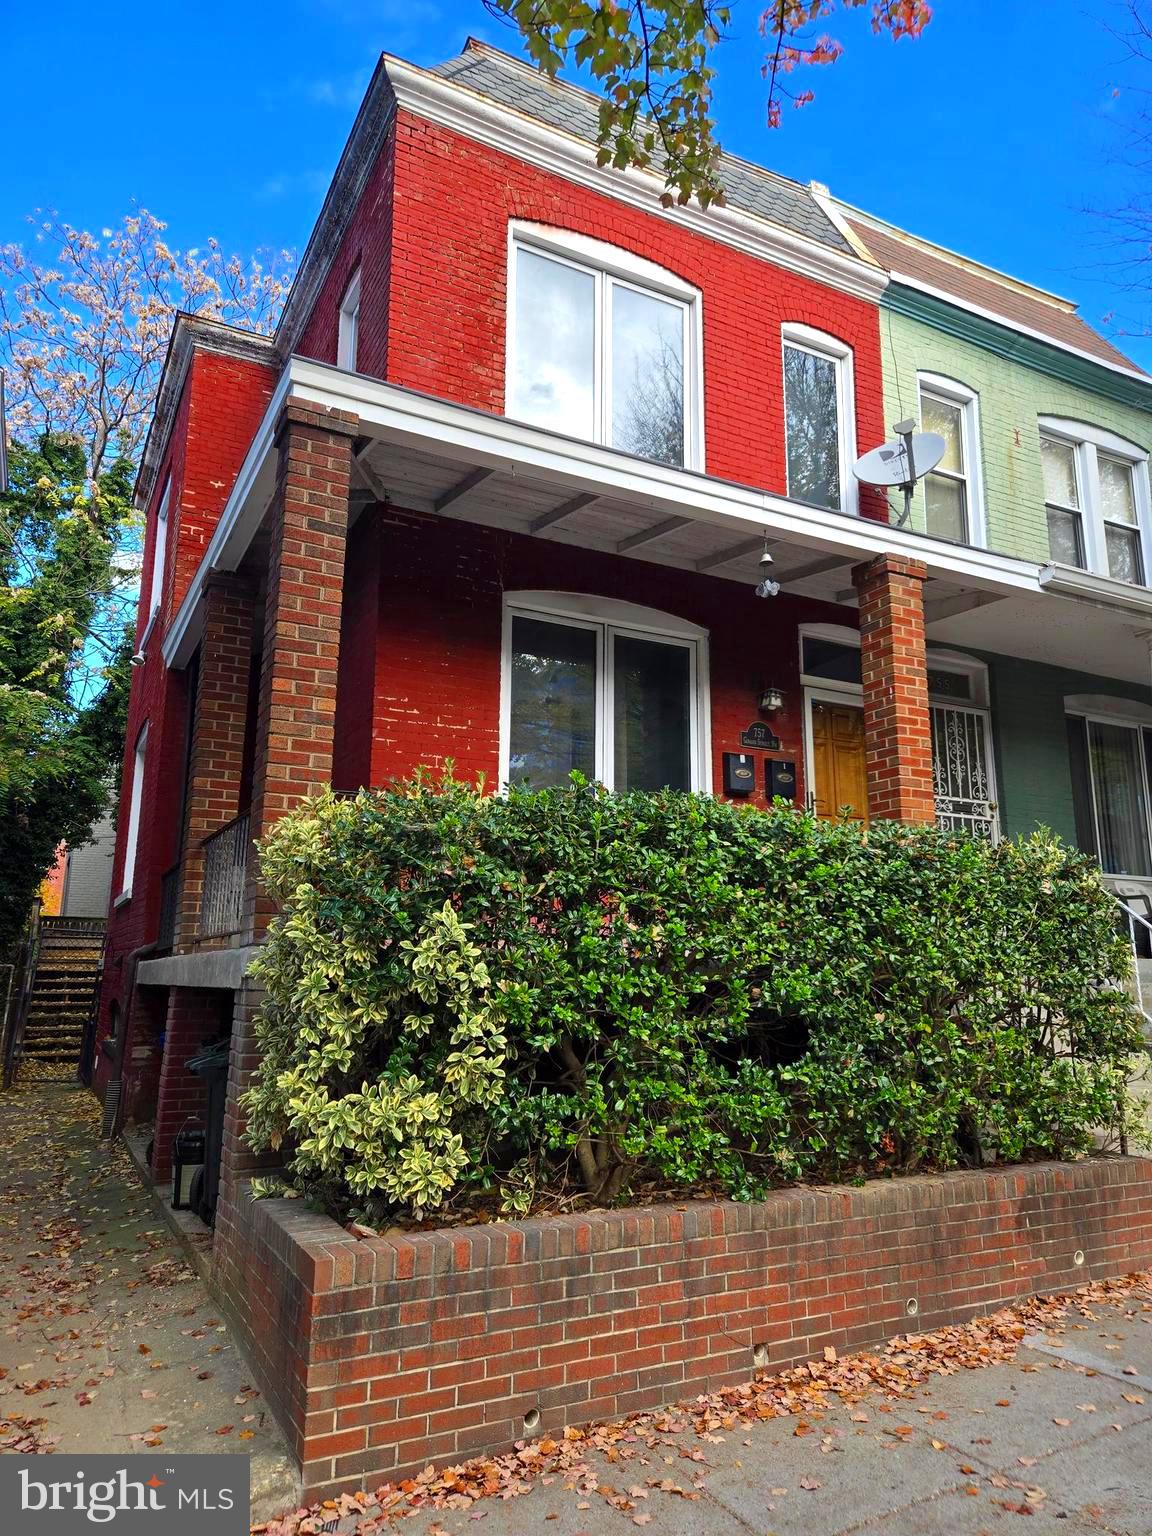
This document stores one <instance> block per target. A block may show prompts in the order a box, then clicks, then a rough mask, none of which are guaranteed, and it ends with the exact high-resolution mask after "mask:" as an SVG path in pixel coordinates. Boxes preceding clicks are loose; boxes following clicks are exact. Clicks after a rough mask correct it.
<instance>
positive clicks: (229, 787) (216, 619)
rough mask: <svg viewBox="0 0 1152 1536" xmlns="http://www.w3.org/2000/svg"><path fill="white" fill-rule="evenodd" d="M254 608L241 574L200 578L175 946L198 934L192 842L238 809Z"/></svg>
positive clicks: (199, 885)
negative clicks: (200, 621) (200, 630)
mask: <svg viewBox="0 0 1152 1536" xmlns="http://www.w3.org/2000/svg"><path fill="white" fill-rule="evenodd" d="M255 610H256V594H255V591H254V589H253V586H252V583H251V582H250V581H249V580H248V579H247V578H246V577H243V576H236V575H231V574H228V573H225V572H218V573H215V574H214V575H212V576H210V577H209V578H208V581H207V582H206V584H205V587H204V635H203V640H202V641H201V645H200V670H199V676H198V679H197V684H196V699H195V704H194V707H193V714H192V740H191V743H190V748H189V754H188V796H187V813H186V815H185V820H184V851H183V859H182V866H183V868H182V874H181V883H180V910H179V913H178V915H177V919H176V947H177V949H191V948H192V947H193V945H194V944H195V942H196V939H197V937H198V935H199V932H200V898H201V895H202V894H203V889H204V857H203V854H202V852H201V849H200V844H201V842H202V841H203V840H204V838H206V837H207V836H209V834H210V833H212V832H215V831H216V830H217V829H218V828H220V827H222V826H224V825H225V824H226V823H227V822H229V821H231V820H232V819H233V817H235V816H237V815H239V813H240V811H241V810H242V806H241V804H240V789H241V775H242V773H243V767H244V729H245V721H246V719H247V714H248V693H249V686H250V678H251V670H252V630H253V624H254V619H255Z"/></svg>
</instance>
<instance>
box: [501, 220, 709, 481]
mask: <svg viewBox="0 0 1152 1536" xmlns="http://www.w3.org/2000/svg"><path fill="white" fill-rule="evenodd" d="M518 249H524V250H531V251H538V252H539V253H540V255H542V256H547V257H550V258H551V259H552V260H554V261H562V262H566V263H567V264H568V265H569V266H574V267H578V268H580V270H581V271H583V272H587V273H589V274H590V275H591V276H592V277H593V278H595V279H596V282H597V289H596V299H595V303H596V329H597V336H598V342H597V357H596V368H595V374H596V378H597V379H598V380H599V389H598V391H596V392H597V393H598V399H597V400H596V411H597V423H596V436H595V438H594V439H593V441H595V442H597V443H599V444H600V445H602V446H603V447H607V448H611V447H612V443H611V442H610V441H609V439H610V436H611V433H610V425H611V420H612V414H611V413H612V401H611V367H610V358H609V354H608V334H609V330H610V323H611V314H610V311H609V303H610V300H609V299H607V298H605V296H604V295H603V293H602V291H601V289H602V284H603V280H604V278H606V277H608V278H612V279H614V280H615V281H617V282H622V283H625V284H627V285H629V286H631V287H633V288H636V289H639V290H641V291H642V292H647V293H653V294H656V295H658V296H659V297H660V298H664V299H671V300H672V301H673V302H675V303H677V304H680V305H682V306H683V308H684V311H685V318H684V463H683V465H682V466H680V465H677V466H675V467H676V468H684V469H692V470H701V471H702V470H703V469H704V466H705V463H706V459H705V451H704V320H703V304H702V300H701V294H700V290H699V288H694V287H693V286H692V284H691V283H686V282H685V281H684V279H683V278H681V277H677V275H676V274H675V273H674V272H669V271H667V270H666V269H665V268H664V267H660V266H657V265H656V263H655V262H654V261H648V260H647V258H645V257H643V256H636V255H634V254H633V252H631V251H626V250H624V249H623V248H622V247H621V246H616V245H609V244H608V243H607V242H606V241H603V240H594V239H592V238H591V237H590V236H588V235H581V234H577V233H576V232H575V231H574V230H567V229H555V228H553V227H552V226H551V225H549V224H534V223H530V222H529V221H527V220H524V219H512V220H510V221H509V224H508V297H507V304H506V310H505V324H504V392H505V401H506V402H507V398H508V395H509V394H510V393H511V384H512V380H513V379H514V378H515V376H516V361H517V346H518V340H517V336H516V323H515V319H516V266H517V263H516V252H517V250H518ZM593 388H594V391H595V390H596V385H595V384H594V386H593ZM505 414H506V415H507V414H508V410H507V404H505ZM511 419H519V418H511ZM616 451H617V452H626V451H627V450H626V449H617V450H616Z"/></svg>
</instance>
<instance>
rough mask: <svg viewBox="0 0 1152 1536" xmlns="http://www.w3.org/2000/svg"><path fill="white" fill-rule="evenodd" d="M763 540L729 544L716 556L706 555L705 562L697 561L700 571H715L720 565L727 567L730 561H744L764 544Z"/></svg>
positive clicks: (719, 550)
mask: <svg viewBox="0 0 1152 1536" xmlns="http://www.w3.org/2000/svg"><path fill="white" fill-rule="evenodd" d="M763 542H764V540H763V539H742V540H741V541H740V543H739V544H729V545H728V546H727V548H726V549H718V550H717V551H716V553H715V554H714V555H705V556H704V558H703V560H697V562H696V569H697V570H698V571H701V572H703V571H714V570H715V569H716V567H717V566H719V565H727V564H728V562H729V561H730V560H743V558H744V556H745V555H753V554H755V553H756V551H757V550H758V549H759V548H760V546H761V545H762V544H763Z"/></svg>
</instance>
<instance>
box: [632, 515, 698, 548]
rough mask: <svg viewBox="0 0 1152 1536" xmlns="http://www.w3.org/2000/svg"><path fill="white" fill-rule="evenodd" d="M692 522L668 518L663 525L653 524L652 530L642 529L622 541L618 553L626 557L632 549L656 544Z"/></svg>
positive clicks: (684, 519) (680, 518)
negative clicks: (658, 540)
mask: <svg viewBox="0 0 1152 1536" xmlns="http://www.w3.org/2000/svg"><path fill="white" fill-rule="evenodd" d="M691 521H692V519H691V518H690V517H666V518H665V519H664V521H663V522H662V523H653V524H652V526H651V528H641V529H640V531H639V533H630V534H629V535H628V537H627V538H626V539H621V540H620V542H619V544H617V546H616V553H617V554H618V555H626V554H627V553H628V551H629V550H630V549H639V548H640V547H641V545H643V544H655V542H656V540H657V539H662V538H664V536H665V535H666V534H669V533H675V532H676V531H677V530H678V529H680V528H687V527H688V525H689V524H690V523H691Z"/></svg>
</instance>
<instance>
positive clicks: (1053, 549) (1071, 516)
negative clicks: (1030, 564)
mask: <svg viewBox="0 0 1152 1536" xmlns="http://www.w3.org/2000/svg"><path fill="white" fill-rule="evenodd" d="M1048 552H1049V554H1050V555H1051V556H1052V558H1053V560H1055V561H1056V562H1057V563H1058V564H1060V565H1075V566H1078V567H1079V568H1080V569H1081V570H1083V569H1084V542H1083V539H1082V538H1081V535H1080V514H1079V513H1078V512H1058V511H1057V510H1056V509H1055V508H1054V507H1049V508H1048Z"/></svg>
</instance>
